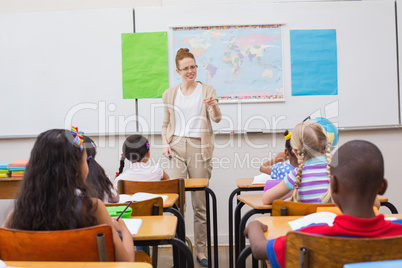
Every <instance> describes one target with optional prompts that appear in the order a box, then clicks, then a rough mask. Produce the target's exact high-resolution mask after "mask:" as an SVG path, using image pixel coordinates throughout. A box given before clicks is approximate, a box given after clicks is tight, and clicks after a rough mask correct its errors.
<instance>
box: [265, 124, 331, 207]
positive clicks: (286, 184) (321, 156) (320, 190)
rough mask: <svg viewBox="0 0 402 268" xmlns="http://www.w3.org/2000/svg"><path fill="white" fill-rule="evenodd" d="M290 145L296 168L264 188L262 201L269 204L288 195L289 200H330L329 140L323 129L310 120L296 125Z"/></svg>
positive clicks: (326, 201) (312, 201) (308, 201)
mask: <svg viewBox="0 0 402 268" xmlns="http://www.w3.org/2000/svg"><path fill="white" fill-rule="evenodd" d="M290 144H291V146H292V148H293V152H294V153H295V155H296V156H297V162H298V168H296V169H295V170H293V171H292V172H290V173H289V174H288V175H287V177H286V178H285V179H284V180H283V181H282V182H280V183H279V184H278V185H276V186H275V187H273V188H271V189H269V190H267V191H266V192H265V193H264V195H263V197H262V201H263V203H264V204H272V202H273V201H274V200H276V199H284V198H287V197H289V196H290V195H291V196H292V197H291V201H294V202H305V203H330V202H331V195H330V190H329V179H330V176H331V174H330V169H329V167H330V163H331V159H332V154H331V143H330V141H329V139H328V137H327V135H326V132H325V130H324V128H323V127H322V126H321V125H320V124H318V123H316V122H312V121H307V122H303V123H300V124H298V125H297V126H296V127H295V128H294V130H293V132H292V138H291V140H290Z"/></svg>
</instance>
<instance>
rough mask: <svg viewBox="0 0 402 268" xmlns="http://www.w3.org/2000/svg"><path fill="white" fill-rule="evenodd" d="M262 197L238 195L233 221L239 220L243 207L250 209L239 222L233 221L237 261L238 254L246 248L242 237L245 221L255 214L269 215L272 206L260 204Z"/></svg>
mask: <svg viewBox="0 0 402 268" xmlns="http://www.w3.org/2000/svg"><path fill="white" fill-rule="evenodd" d="M262 195H263V194H246V195H238V196H237V200H238V201H239V203H238V205H237V207H236V212H235V219H238V218H240V216H239V215H240V209H238V208H241V207H243V206H244V205H248V206H250V207H251V208H252V209H251V210H250V211H248V212H247V213H246V214H244V216H243V217H242V218H241V219H240V220H239V221H235V257H236V259H238V257H239V254H240V252H241V251H242V250H243V249H244V248H245V247H246V239H245V237H244V235H243V232H244V229H245V228H246V223H247V220H248V219H249V218H250V217H251V216H253V215H254V214H257V213H261V214H264V213H271V211H272V205H264V204H263V203H262Z"/></svg>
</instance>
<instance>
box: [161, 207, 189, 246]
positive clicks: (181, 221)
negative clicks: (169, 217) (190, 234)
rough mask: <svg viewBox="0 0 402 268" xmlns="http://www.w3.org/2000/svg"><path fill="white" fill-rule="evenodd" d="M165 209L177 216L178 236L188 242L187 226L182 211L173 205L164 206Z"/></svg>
mask: <svg viewBox="0 0 402 268" xmlns="http://www.w3.org/2000/svg"><path fill="white" fill-rule="evenodd" d="M163 211H164V212H170V213H172V214H173V215H175V216H176V217H177V236H178V237H179V239H180V240H182V241H184V242H186V227H185V224H184V219H183V216H182V215H181V214H180V211H178V210H177V209H174V208H172V207H170V208H164V209H163Z"/></svg>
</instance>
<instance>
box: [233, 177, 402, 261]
mask: <svg viewBox="0 0 402 268" xmlns="http://www.w3.org/2000/svg"><path fill="white" fill-rule="evenodd" d="M253 181H254V178H239V179H237V181H236V183H237V188H236V189H235V190H233V192H232V193H231V194H230V196H229V217H228V219H229V266H230V267H234V265H233V198H234V196H235V195H237V196H238V197H239V196H242V195H240V193H241V192H242V191H261V190H264V186H265V185H263V184H252V182H253ZM260 197H261V198H262V195H260ZM249 198H250V199H248V197H246V198H245V200H244V201H246V202H248V204H247V205H249V206H251V207H252V208H253V209H261V210H263V209H264V206H265V205H263V204H262V201H261V203H259V201H258V200H254V198H253V197H249ZM255 198H256V199H257V198H258V196H257V195H256V196H255ZM378 198H379V199H380V203H381V206H385V207H387V208H388V209H389V210H390V211H391V213H393V214H397V213H398V210H397V209H396V208H395V206H394V205H393V204H391V203H390V202H388V198H387V197H384V196H381V195H378ZM237 201H238V203H237V204H238V205H237V207H236V211H235V214H234V221H235V228H234V229H235V240H236V235H237V230H239V229H241V230H244V228H245V222H242V223H241V221H242V220H243V219H245V217H243V219H240V215H241V208H242V207H243V206H244V204H245V203H243V200H242V199H239V198H237ZM250 213H252V212H250ZM253 214H255V213H253ZM247 219H248V218H247ZM247 219H246V220H247ZM240 225H243V226H242V227H243V228H240V227H239V226H240ZM240 237H241V235H240ZM236 243H238V241H237V242H236V241H235V251H236V249H238V246H236ZM237 253H239V252H237ZM237 258H238V256H237V255H236V259H237Z"/></svg>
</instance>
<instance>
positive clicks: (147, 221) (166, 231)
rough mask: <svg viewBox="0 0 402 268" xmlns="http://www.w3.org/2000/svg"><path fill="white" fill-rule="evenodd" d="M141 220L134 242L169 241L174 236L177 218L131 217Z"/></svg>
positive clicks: (169, 216)
mask: <svg viewBox="0 0 402 268" xmlns="http://www.w3.org/2000/svg"><path fill="white" fill-rule="evenodd" d="M132 218H134V219H141V220H142V224H141V227H140V230H139V231H138V233H137V234H136V235H133V240H134V241H143V240H169V239H171V238H173V237H175V235H176V226H177V217H176V216H173V215H162V216H140V217H132Z"/></svg>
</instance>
